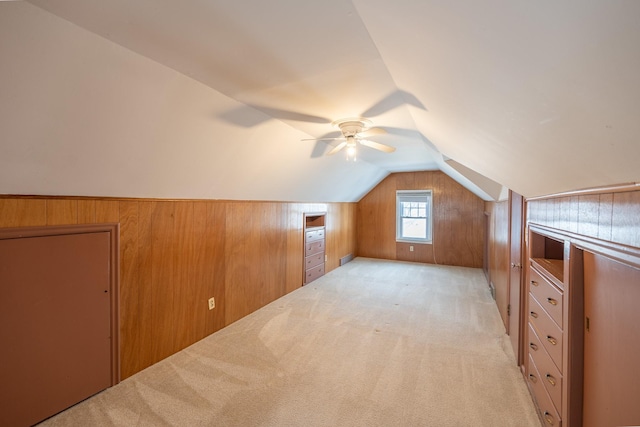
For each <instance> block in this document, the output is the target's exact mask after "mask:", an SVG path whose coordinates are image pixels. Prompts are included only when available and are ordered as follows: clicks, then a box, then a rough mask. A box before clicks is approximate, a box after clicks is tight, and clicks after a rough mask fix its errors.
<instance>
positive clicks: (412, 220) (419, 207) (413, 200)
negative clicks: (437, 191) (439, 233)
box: [396, 190, 433, 243]
mask: <svg viewBox="0 0 640 427" xmlns="http://www.w3.org/2000/svg"><path fill="white" fill-rule="evenodd" d="M431 195H432V193H431V190H401V191H396V241H397V242H409V243H431V228H432V224H433V221H432V218H431V199H432V197H431Z"/></svg>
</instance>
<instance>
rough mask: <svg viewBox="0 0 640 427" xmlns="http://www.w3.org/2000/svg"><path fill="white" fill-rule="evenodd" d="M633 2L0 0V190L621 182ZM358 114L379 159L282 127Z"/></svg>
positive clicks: (633, 155) (299, 190) (298, 191)
mask: <svg viewBox="0 0 640 427" xmlns="http://www.w3.org/2000/svg"><path fill="white" fill-rule="evenodd" d="M34 4H35V5H37V7H36V6H34ZM41 8H42V9H41ZM45 9H46V11H45ZM637 16H640V2H637V1H634V0H620V1H615V2H611V1H604V0H580V1H577V0H568V1H565V2H561V3H558V2H551V1H548V2H547V1H544V2H536V3H531V2H525V1H515V2H504V1H499V0H488V1H487V2H480V3H479V2H474V1H461V2H445V1H428V0H425V1H422V2H415V1H408V0H407V1H403V0H399V1H397V2H385V1H382V0H367V1H360V0H354V1H349V0H326V1H323V2H299V1H293V0H273V1H270V2H262V1H258V0H243V1H241V2H221V1H211V2H200V1H185V2H172V1H169V0H138V1H136V2H130V1H126V0H110V1H109V2H104V1H100V0H84V1H82V2H77V1H74V0H32V1H30V2H24V1H22V2H21V1H18V2H0V59H1V60H0V194H43V195H90V196H116V197H159V198H206V199H241V200H283V201H284V200H286V201H326V202H331V201H356V200H359V198H360V197H362V196H363V195H364V194H365V193H366V192H368V191H369V190H370V189H371V188H372V187H373V186H375V185H376V184H377V183H378V182H379V181H380V180H381V179H383V178H384V177H385V176H386V175H387V174H388V173H390V172H396V171H407V170H426V169H436V168H440V169H442V170H443V171H444V172H446V173H447V174H449V175H450V176H452V177H453V178H454V179H456V180H458V181H459V182H460V183H462V184H463V185H465V186H466V187H467V188H469V189H471V190H472V191H474V192H475V193H476V194H477V195H479V196H480V197H483V198H484V199H485V200H491V199H494V198H495V197H496V195H497V194H501V193H503V191H500V189H501V188H502V189H504V187H508V188H512V189H513V190H515V191H517V192H519V193H521V194H523V195H525V196H537V195H544V194H551V193H556V192H562V191H568V190H574V189H581V188H586V187H595V186H604V185H613V184H619V183H627V182H637V181H640V176H639V175H640V168H638V166H639V164H638V159H639V158H640V143H639V141H638V134H639V133H640V121H638V120H637V118H636V117H637V116H638V113H640V103H639V102H638V99H640V85H638V84H637V76H638V75H640V49H639V48H638V43H637V41H638V40H640V25H637V22H636V21H637V19H636V18H637ZM359 115H362V116H366V117H367V118H370V119H371V120H372V121H373V122H374V125H375V126H379V127H381V128H383V129H385V130H386V131H387V133H386V134H383V135H378V136H375V140H376V141H379V142H382V143H385V144H388V145H392V146H394V147H396V148H397V150H396V152H395V153H392V154H383V153H378V152H374V151H372V150H369V149H366V148H361V149H360V152H359V153H358V162H356V163H347V162H346V161H345V160H344V159H343V158H342V156H339V155H336V156H332V157H327V156H324V155H323V154H324V152H326V151H327V150H328V148H330V146H329V145H328V144H327V143H325V142H319V143H316V142H313V141H300V140H301V139H304V138H311V137H315V138H317V137H321V136H323V135H327V134H329V133H331V132H335V129H334V128H332V127H331V121H333V120H336V119H340V118H344V117H351V116H359ZM371 139H374V137H372V138H371ZM330 144H335V142H330Z"/></svg>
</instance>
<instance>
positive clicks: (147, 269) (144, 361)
mask: <svg viewBox="0 0 640 427" xmlns="http://www.w3.org/2000/svg"><path fill="white" fill-rule="evenodd" d="M152 207H153V204H152V202H139V203H138V304H137V313H138V319H137V322H138V328H139V331H138V334H139V339H140V341H139V343H138V357H139V365H138V366H139V368H140V369H144V368H146V367H148V366H151V365H152V364H154V363H155V362H157V361H158V360H159V358H158V357H157V356H156V355H155V354H154V352H153V351H154V349H153V341H154V339H155V338H154V335H153V334H154V333H155V325H154V323H153V315H152V314H153V310H152V305H153V300H152V298H151V294H152V292H153V287H154V285H153V277H152V274H151V272H152V265H153V264H152V257H151V255H152V249H153V234H152V214H153V211H152ZM121 262H122V261H121Z"/></svg>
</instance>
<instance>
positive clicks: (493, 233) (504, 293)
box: [489, 201, 510, 328]
mask: <svg viewBox="0 0 640 427" xmlns="http://www.w3.org/2000/svg"><path fill="white" fill-rule="evenodd" d="M490 205H491V223H490V227H489V235H490V237H489V238H490V241H489V252H490V253H489V277H490V278H491V283H492V284H493V287H494V289H495V298H496V305H497V306H498V311H499V312H500V317H501V318H502V322H503V323H504V325H505V328H507V327H508V322H509V319H508V316H507V306H508V305H509V272H510V268H509V255H510V247H509V227H510V223H509V201H504V202H497V203H491V204H490Z"/></svg>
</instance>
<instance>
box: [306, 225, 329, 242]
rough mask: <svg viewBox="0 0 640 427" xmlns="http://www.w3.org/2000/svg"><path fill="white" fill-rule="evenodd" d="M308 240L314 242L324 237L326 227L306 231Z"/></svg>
mask: <svg viewBox="0 0 640 427" xmlns="http://www.w3.org/2000/svg"><path fill="white" fill-rule="evenodd" d="M305 238H306V242H313V241H314V240H320V239H324V228H321V229H318V230H311V231H307V232H306V233H305Z"/></svg>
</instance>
